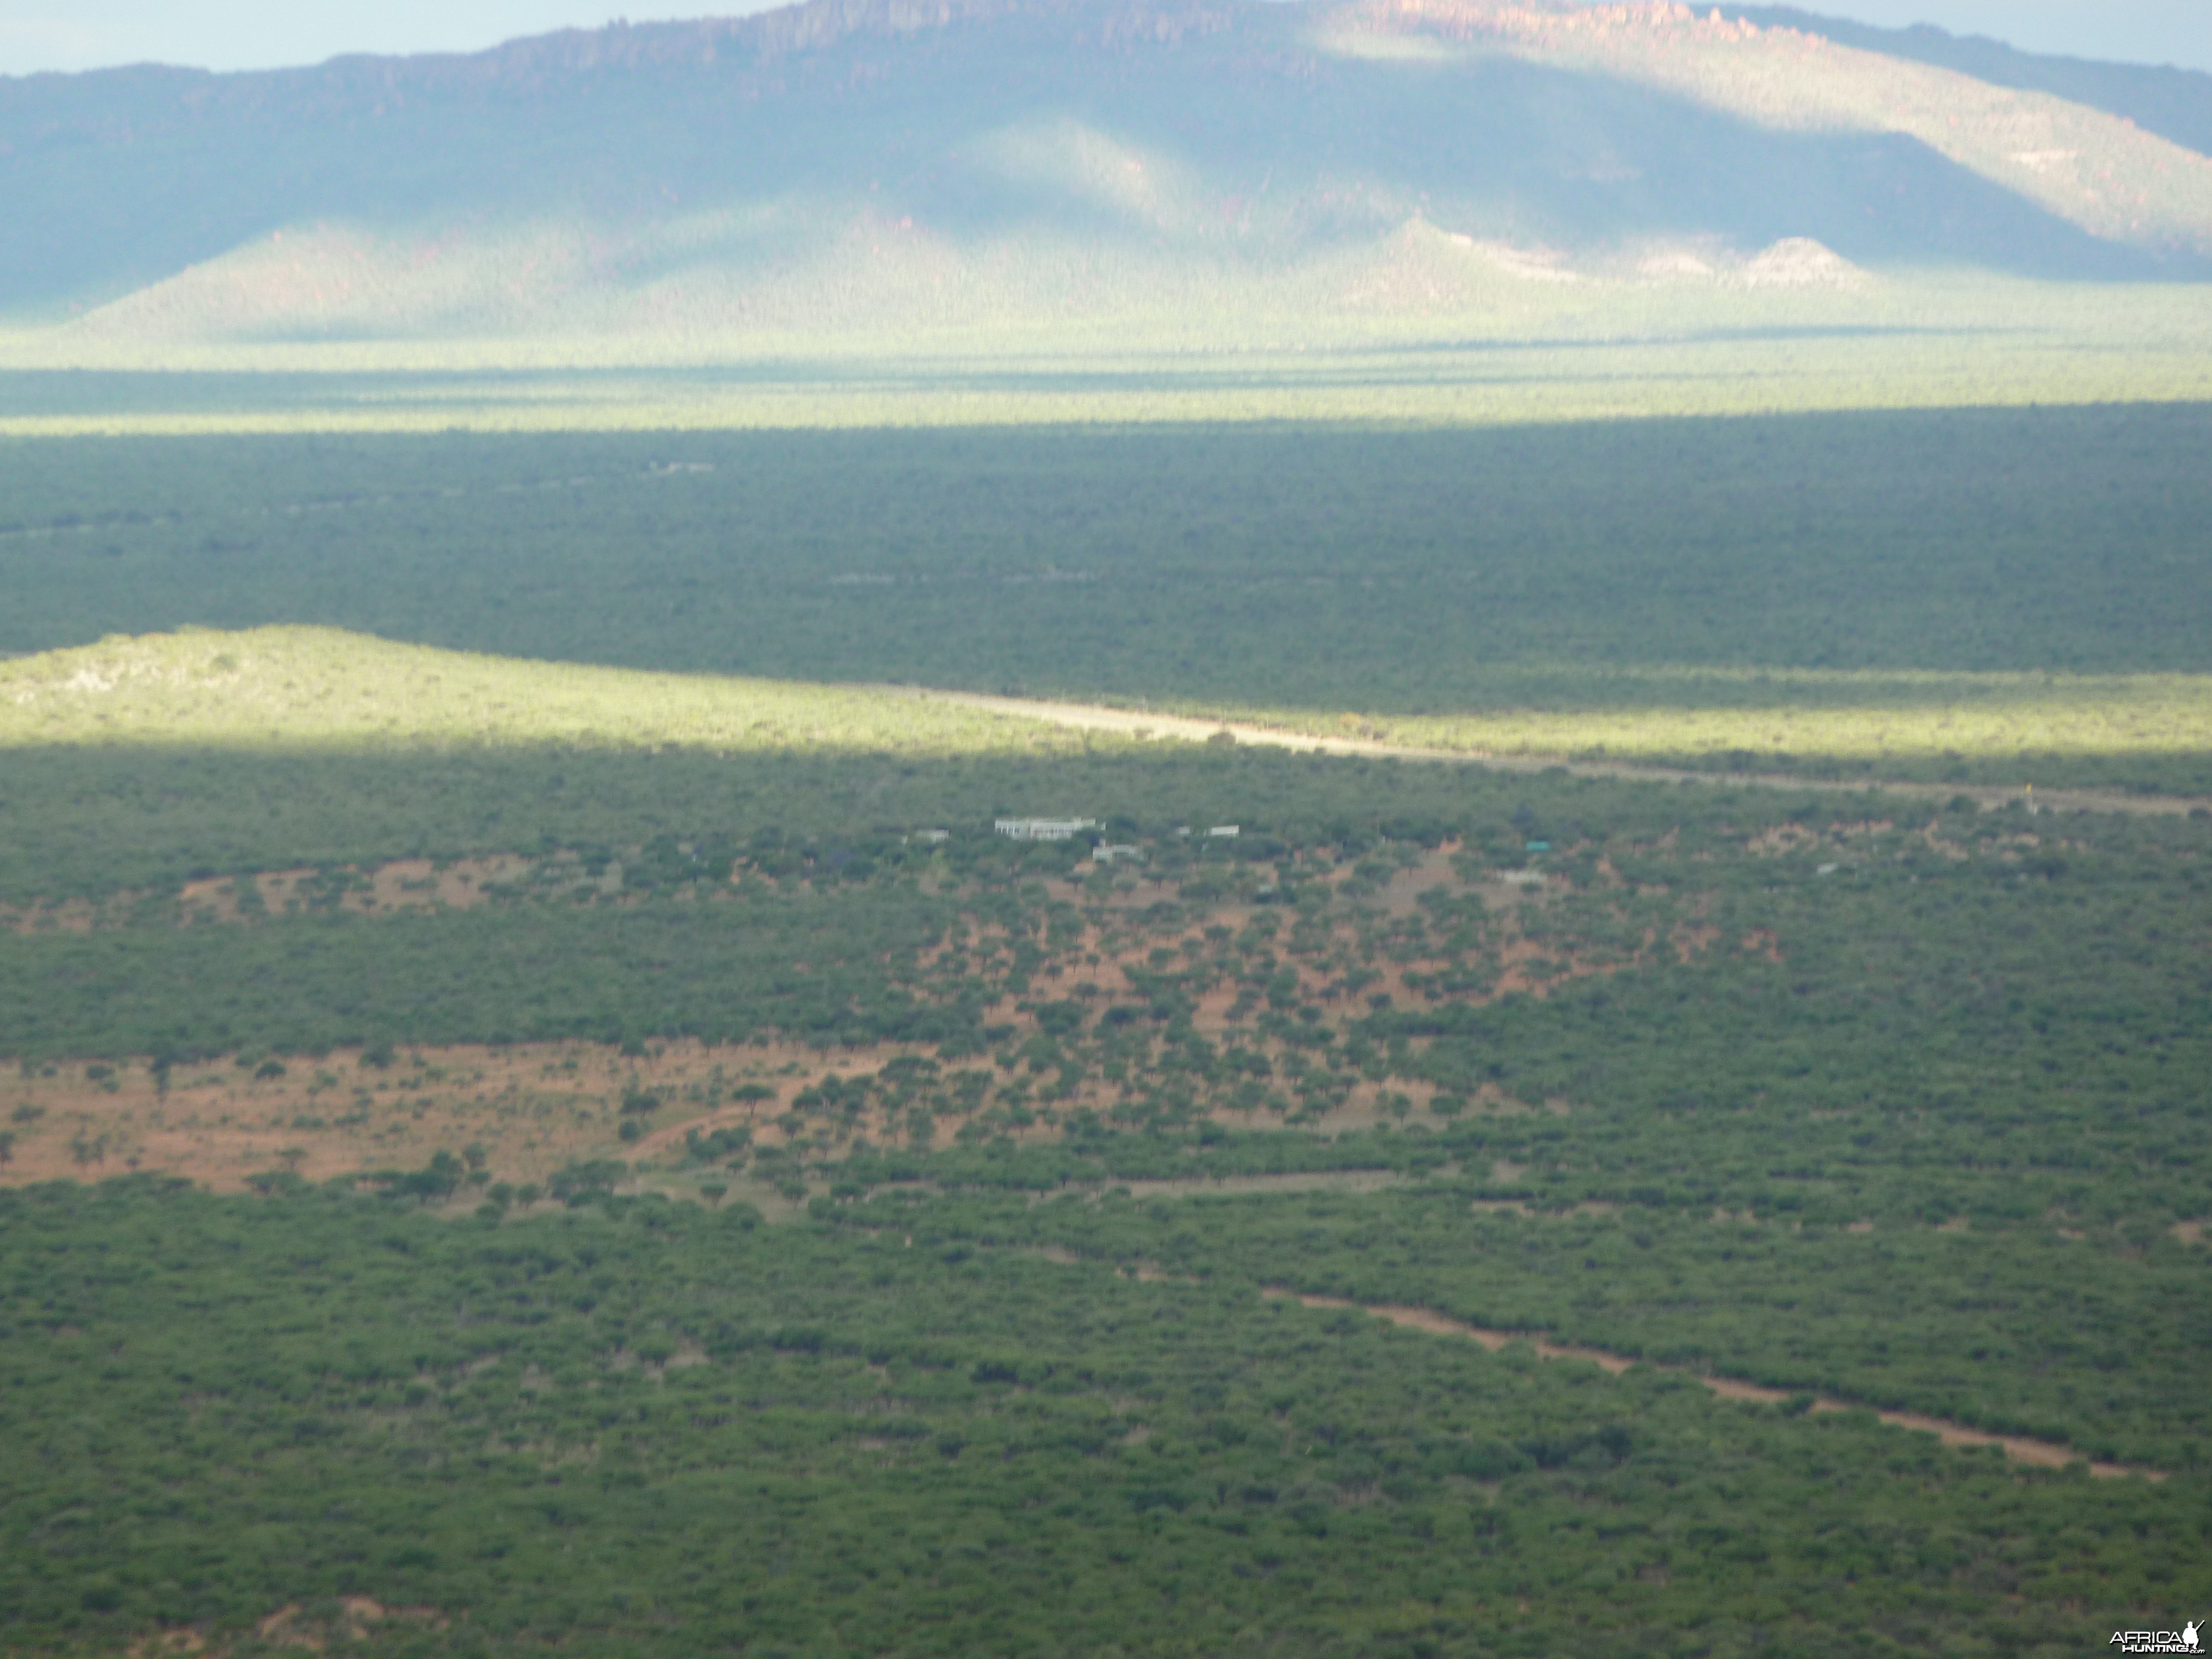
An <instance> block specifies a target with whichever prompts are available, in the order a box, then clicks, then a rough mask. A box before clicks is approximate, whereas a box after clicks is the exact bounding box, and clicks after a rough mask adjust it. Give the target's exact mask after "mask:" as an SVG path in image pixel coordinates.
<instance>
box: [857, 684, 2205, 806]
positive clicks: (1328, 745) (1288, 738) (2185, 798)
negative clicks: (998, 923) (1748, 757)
mask: <svg viewBox="0 0 2212 1659" xmlns="http://www.w3.org/2000/svg"><path fill="white" fill-rule="evenodd" d="M859 689H862V690H870V691H880V692H886V693H890V694H892V695H895V696H908V697H914V698H916V699H918V700H921V701H923V702H942V703H949V704H951V705H952V706H953V707H954V708H972V709H975V710H976V711H977V712H978V713H981V714H1007V715H1012V716H1014V717H1016V718H1018V719H1022V720H1044V721H1048V722H1049V723H1050V724H1052V725H1054V726H1067V727H1070V728H1072V729H1073V730H1076V731H1079V732H1115V733H1117V734H1119V735H1121V736H1124V737H1129V736H1133V735H1135V734H1136V733H1138V732H1145V733H1146V734H1148V735H1150V736H1151V737H1153V738H1174V739H1177V740H1179V741H1182V742H1185V743H1203V742H1205V741H1206V739H1207V738H1211V737H1212V736H1214V735H1215V734H1217V733H1218V732H1228V733H1230V734H1231V736H1232V737H1234V738H1236V739H1237V742H1239V743H1249V744H1259V745H1261V746H1263V747H1267V748H1274V749H1290V750H1297V751H1298V752H1300V753H1302V754H1322V755H1343V756H1364V757H1369V758H1370V759H1376V760H1402V761H1424V762H1430V763H1437V764H1443V765H1455V766H1480V767H1482V768H1485V769H1487V770H1489V771H1493V772H1519V773H1537V772H1549V771H1553V770H1559V771H1564V772H1565V773H1567V774H1568V775H1571V776H1573V777H1577V778H1615V779H1621V780H1626V781H1629V782H1634V783H1701V784H1706V785H1709V786H1712V787H1720V788H1729V789H1741V788H1752V789H1791V790H1797V791H1800V792H1803V793H1817V794H1838V795H1850V794H1863V793H1868V792H1869V791H1879V792H1881V793H1883V794H1888V795H1900V796H1905V797H1907V798H1910V799H1918V800H1939V801H1948V800H1954V799H1957V798H1958V797H1959V796H1960V795H1964V796H1966V798H1967V799H1970V800H1972V801H1974V802H1975V803H1976V804H1977V805H1980V806H1981V807H1982V808H1983V809H1984V811H1988V810H1990V809H1994V808H1996V807H2000V806H2008V805H2012V804H2013V803H2014V802H2015V801H2022V800H2025V799H2027V795H2026V793H2025V792H2024V791H2022V790H2020V789H2015V788H2011V787H2005V786H2002V785H1995V784H1963V783H1913V782H1909V781H1905V780H1903V779H1896V778H1853V779H1849V780H1844V779H1836V778H1800V777H1791V776H1790V775H1787V774H1784V773H1775V772H1693V771H1690V770H1687V769H1684V768H1680V767H1672V766H1639V765H1637V764H1635V763H1632V762H1627V761H1577V760H1565V759H1561V758H1559V757H1551V756H1542V755H1490V754H1484V753H1483V752H1481V751H1480V750H1466V749H1425V748H1419V747H1417V746H1415V745H1413V744H1399V743H1383V742H1382V741H1380V740H1378V739H1375V738H1340V737H1322V736H1319V735H1316V734H1313V733H1309V732H1289V731H1285V730H1283V729H1281V728H1279V727H1277V726H1255V725H1253V724H1250V723H1249V722H1247V721H1241V720H1197V719H1194V718H1192V717H1191V716H1189V715H1186V714H1155V713H1152V712H1150V711H1138V710H1133V709H1127V708H1107V707H1105V706H1104V705H1103V704H1100V703H1080V702H1047V701H1045V700H1043V699H1042V698H1031V697H1000V696H989V695H987V694H986V693H983V692H980V691H940V690H930V689H928V688H927V687H921V686H912V685H869V686H866V687H863V688H859ZM2033 805H2035V806H2036V807H2037V808H2038V809H2039V810H2040V809H2044V808H2048V809H2049V810H2051V811H2054V812H2125V813H2130V814H2133V815H2136V816H2137V817H2185V816H2187V815H2188V814H2189V813H2190V812H2191V811H2197V810H2198V809H2200V808H2201V809H2203V810H2204V811H2208V812H2212V799H2206V798H2203V797H2201V796H2192V795H2132V794H2126V793H2122V792H2120V791H2118V790H2110V789H2047V790H2039V791H2037V792H2036V793H2035V795H2034V798H2033Z"/></svg>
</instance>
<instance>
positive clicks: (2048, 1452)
mask: <svg viewBox="0 0 2212 1659" xmlns="http://www.w3.org/2000/svg"><path fill="white" fill-rule="evenodd" d="M1261 1295H1262V1296H1268V1297H1278V1298H1280V1299H1283V1300H1295V1301H1297V1302H1299V1303H1301V1304H1304V1306H1306V1307H1309V1308H1338V1309H1344V1310H1349V1311H1351V1312H1354V1313H1364V1314H1368V1315H1370V1316H1373V1317H1375V1318H1376V1319H1383V1320H1388V1321H1389V1322H1390V1323H1391V1324H1393V1325H1401V1326H1403V1327H1405V1328H1407V1329H1408V1330H1416V1331H1426V1332H1428V1333H1429V1334H1431V1335H1432V1336H1458V1337H1464V1338H1466V1339H1467V1340H1469V1341H1472V1342H1477V1343H1480V1345H1481V1346H1483V1347H1485V1348H1487V1349H1489V1350H1490V1351H1491V1352H1493V1353H1495V1352H1497V1351H1498V1349H1500V1348H1503V1347H1504V1346H1506V1345H1507V1344H1508V1343H1511V1342H1526V1343H1528V1346H1530V1347H1532V1348H1533V1349H1534V1350H1535V1352H1537V1353H1538V1354H1539V1355H1540V1356H1541V1357H1542V1358H1546V1359H1580V1360H1583V1361H1586V1362H1587V1363H1589V1364H1593V1365H1595V1366H1597V1367H1599V1368H1600V1369H1601V1370H1606V1371H1608V1372H1611V1373H1612V1374H1613V1375H1614V1376H1619V1375H1620V1373H1622V1372H1623V1371H1626V1370H1629V1369H1630V1368H1631V1367H1632V1366H1633V1365H1637V1364H1642V1363H1644V1362H1642V1361H1639V1360H1633V1359H1629V1358H1624V1357H1623V1356H1622V1355H1620V1354H1617V1353H1609V1352H1607V1351H1606V1350H1604V1349H1602V1348H1583V1347H1574V1346H1565V1345H1563V1344H1560V1343H1557V1342H1549V1341H1546V1340H1544V1339H1543V1338H1541V1337H1538V1336H1533V1335H1531V1334H1529V1333H1528V1332H1526V1331H1500V1330H1492V1329H1490V1328H1487V1327H1485V1326H1481V1325H1469V1324H1467V1323H1465V1322H1463V1321H1461V1320H1457V1319H1452V1318H1449V1317H1447V1316H1444V1315H1443V1314H1440V1313H1435V1312H1432V1311H1431V1310H1429V1309H1426V1308H1409V1307H1404V1306H1401V1305H1397V1304H1383V1305H1381V1306H1376V1307H1369V1306H1367V1305H1365V1304H1361V1303H1358V1302H1347V1301H1345V1300H1344V1299H1342V1298H1341V1297H1334V1296H1308V1295H1304V1294H1303V1293H1301V1292H1299V1291H1290V1290H1285V1289H1282V1288H1280V1287H1279V1286H1269V1287H1268V1288H1267V1289H1266V1290H1263V1291H1261ZM1652 1369H1653V1370H1662V1371H1666V1372H1668V1373H1669V1374H1670V1375H1672V1376H1686V1377H1689V1378H1691V1379H1692V1380H1693V1381H1695V1382H1698V1383H1703V1384H1704V1385H1705V1387H1706V1388H1708V1389H1711V1390H1712V1391H1713V1393H1715V1394H1716V1395H1719V1396H1720V1397H1721V1398H1722V1399H1723V1400H1743V1401H1753V1402H1754V1403H1756V1404H1759V1405H1765V1406H1779V1405H1784V1404H1785V1403H1787V1402H1788V1401H1790V1400H1791V1399H1793V1398H1796V1397H1797V1396H1796V1395H1792V1394H1791V1393H1790V1391H1789V1390H1787V1389H1768V1388H1762V1387H1760V1386H1759V1384H1758V1383H1743V1382H1739V1381H1737V1380H1735V1378H1733V1377H1726V1376H1707V1375H1706V1374H1705V1373H1704V1372H1702V1371H1692V1370H1684V1369H1683V1368H1681V1367H1680V1366H1676V1365H1655V1366H1653V1367H1652ZM1808 1409H1809V1410H1810V1411H1813V1412H1847V1411H1856V1410H1861V1409H1863V1407H1855V1406H1853V1405H1852V1404H1850V1402H1849V1401H1843V1400H1832V1399H1829V1398H1827V1397H1826V1396H1825V1395H1816V1396H1815V1397H1814V1401H1813V1403H1812V1405H1811V1407H1809V1408H1808ZM1875 1416H1877V1417H1879V1418H1880V1419H1881V1420H1882V1421H1883V1422H1885V1423H1887V1424H1889V1425H1892V1426H1893V1427H1895V1428H1900V1429H1914V1430H1917V1431H1920V1432H1921V1433H1923V1434H1932V1435H1934V1436H1935V1437H1936V1438H1937V1439H1938V1440H1940V1441H1942V1443H1944V1444H1945V1445H1947V1446H1996V1447H2000V1448H2002V1450H2003V1452H2004V1454H2005V1455H2006V1456H2008V1457H2009V1458H2012V1459H2014V1460H2015V1461H2016V1462H2021V1463H2030V1464H2033V1465H2034V1466H2036V1467H2037V1468H2046V1469H2063V1468H2066V1467H2067V1466H2069V1464H2073V1463H2078V1462H2082V1461H2084V1460H2083V1458H2082V1456H2081V1453H2079V1452H2077V1451H2075V1450H2074V1449H2072V1448H2070V1447H2067V1446H2060V1445H2054V1444H2052V1443H2051V1442H2050V1441H2047V1440H2031V1439H2029V1438H2027V1437H2026V1436H2023V1435H2012V1434H1990V1433H1988V1432H1986V1431H1983V1430H1981V1429H1970V1428H1968V1427H1967V1426H1966V1425H1965V1424H1963V1423H1953V1422H1950V1421H1948V1420H1947V1419H1942V1418H1939V1417H1923V1416H1922V1415H1921V1414H1920V1413H1917V1412H1886V1411H1876V1412H1875ZM2089 1473H2090V1474H2093V1475H2095V1476H2097V1477H2098V1478H2099V1479H2100V1480H2115V1479H2118V1477H2120V1476H2123V1475H2137V1476H2140V1477H2142V1479H2144V1480H2165V1479H2166V1472H2165V1471H2164V1470H2163V1469H2140V1468H2132V1467H2130V1466H2129V1465H2127V1464H2124V1463H2100V1462H2090V1464H2089Z"/></svg>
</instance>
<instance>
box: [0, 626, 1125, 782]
mask: <svg viewBox="0 0 2212 1659" xmlns="http://www.w3.org/2000/svg"><path fill="white" fill-rule="evenodd" d="M1088 741H1090V742H1092V743H1096V742H1097V741H1099V740H1098V739H1089V740H1088ZM1104 741H1106V742H1108V743H1110V742H1111V741H1112V739H1110V738H1109V739H1105V740H1104ZM60 744H77V745H117V746H125V745H131V744H148V745H153V744H164V745H197V746H206V747H216V748H228V749H248V750H251V749H267V750H283V749H289V748H302V749H305V748H313V749H318V750H329V749H359V750H375V749H453V748H465V747H471V746H481V747H525V746H539V745H556V746H566V747H571V748H586V749H622V750H655V749H661V748H669V749H682V750H690V751H695V752H696V751H701V750H704V751H708V752H712V753H731V754H737V753H749V752H750V753H759V752H769V751H777V750H814V751H831V752H834V751H839V750H852V751H868V752H897V753H902V754H911V755H915V756H917V757H928V756H949V755H959V754H982V753H990V752H1010V751H1027V750H1081V749H1083V748H1084V747H1085V744H1086V738H1085V736H1084V735H1083V734H1081V733H1077V732H1067V731H1064V730H1061V729H1060V728H1057V727H1054V726H1049V725H1047V724H1045V723H1043V722H1041V721H1035V720H1024V719H1020V718H1018V717H1013V716H1010V715H1004V714H988V713H982V712H979V711H976V710H973V709H963V708H957V707H956V706H953V705H951V704H948V703H940V702H924V701H921V700H919V699H915V698H909V697H905V696H899V695H898V694H896V692H887V691H882V690H867V689H862V688H848V687H840V686H823V685H808V684H792V683H788V682H782V681H775V680H760V679H743V678H726V677H722V676H717V675H703V674H657V673H650V672H645V671H638V670H635V669H622V668H602V667H595V666H591V665H582V664H577V663H565V662H533V661H527V660H520V659H513V658H503V657H493V656H484V655H479V654H477V653H469V652H459V651H445V650H440V649H437V648H435V647H429V646H420V645H403V644H396V643H394V642H392V641H386V640H380V639H376V638H374V637H371V636H369V635H361V634H353V633H348V632H345V631H343V630H342V629H331V628H305V627H270V628H257V629H247V630H244V631H240V632H233V633H225V632H216V631H212V630H201V629H188V630H185V631H183V632H179V633H176V634H155V635H143V636H140V637H137V638H124V637H116V638H112V639H107V640H103V641H100V643H99V644H97V645H90V646H84V647H77V648H76V649H71V650H64V651H50V652H46V653H40V654H39V655H37V656H32V657H24V658H20V659H15V660H14V661H9V662H0V749H24V748H33V747H42V746H51V745H60Z"/></svg>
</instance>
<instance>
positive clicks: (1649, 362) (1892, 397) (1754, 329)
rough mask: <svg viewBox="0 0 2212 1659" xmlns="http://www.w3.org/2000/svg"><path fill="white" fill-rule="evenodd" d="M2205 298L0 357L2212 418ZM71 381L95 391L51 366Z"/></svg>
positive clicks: (2056, 298)
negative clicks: (2188, 408) (2166, 409)
mask: <svg viewBox="0 0 2212 1659" xmlns="http://www.w3.org/2000/svg"><path fill="white" fill-rule="evenodd" d="M2206 295H2207V289H2205V288H2203V286H2192V285H2188V284H2179V283H2177V284H2163V285H2148V284H2146V285H2140V286H2137V287H2134V288H2118V287H2112V286H2109V285H2107V286H2098V285H2087V284H2084V285H2081V286H2080V287H2079V288H2078V289H2076V288H2069V287H2066V286H2063V285H2057V284H2049V283H2001V282H1990V281H1979V280H1967V279H1964V278H1958V279H1953V278H1946V277H1942V276H1930V275H1924V274H1923V275H1900V276H1882V277H1881V279H1880V280H1879V281H1878V282H1877V283H1875V284H1873V285H1872V286H1871V287H1870V288H1869V289H1867V290H1865V291H1863V292H1855V293H1851V294H1816V295H1766V294H1747V293H1726V294H1723V293H1718V292H1715V293H1699V294H1676V293H1672V292H1669V291H1667V290H1665V289H1654V288H1650V287H1645V286H1639V285H1638V284H1634V283H1620V282H1611V281H1607V282H1591V283H1587V284H1584V285H1581V286H1577V287H1572V288H1568V289H1563V290H1562V295H1561V296H1560V297H1556V298H1553V299H1547V307H1549V309H1548V310H1547V311H1546V312H1545V313H1542V314H1541V315H1534V316H1532V317H1529V318H1523V319H1516V320H1511V321H1501V319H1499V318H1498V317H1496V316H1493V315H1489V314H1475V313H1456V312H1451V311H1443V312H1440V313H1437V314H1436V315H1433V316H1420V317H1405V316H1391V317H1376V318H1369V319H1359V318H1347V317H1343V316H1335V317H1326V316H1312V315H1301V314H1285V313H1268V312H1266V311H1264V310H1254V311H1251V312H1249V313H1242V312H1239V311H1237V309H1236V308H1235V307H1229V306H1226V305H1225V306H1224V307H1222V308H1220V309H1219V310H1218V311H1215V312H1209V313H1206V314H1204V315H1201V316H1197V317H1191V316H1182V317H1175V318H1170V317H1165V316H1159V315H1154V314H1152V313H1141V314H1133V315H1132V316H1129V317H1127V318H1124V319H1116V321H1117V323H1118V326H1117V327H1113V328H1109V327H1108V326H1106V325H1103V324H1102V323H1101V322H1100V321H1099V320H1098V319H1072V320H1069V321H1067V322H1066V323H1064V324H1062V325H1058V326H1047V325H1042V324H1037V323H1030V322H1024V320H1022V319H1011V318H1010V319H1008V321H1007V322H1006V325H1004V326H1000V327H996V328H990V329H961V330H946V331H938V332H936V333H931V332H928V331H921V332H919V333H915V334H908V335H903V336H892V335H889V334H871V333H866V332H858V331H836V330H825V331H818V332H815V333H810V334H796V333H794V334H791V335H787V336H782V337H776V338H775V339H774V340H769V341H763V340H759V339H738V338H736V337H727V338H725V337H705V336H702V337H691V336H687V335H681V334H671V335H669V336H666V337H661V336H611V335H601V336H594V335H585V334H575V335H563V336H550V337H532V338H519V337H518V338H513V339H476V340H463V339H455V340H449V341H428V340H412V341H395V342H381V343H362V342H345V341H334V342H330V343H293V344H283V345H276V344H255V343H239V344H234V345H215V344H208V343H173V344H169V343H145V342H128V343H124V342H116V343H97V342H95V343H82V342H73V341H70V340H68V339H65V338H63V337H60V336H58V334H56V333H54V332H53V331H47V332H45V333H36V334H27V333H19V334H14V335H6V334H0V437H6V436H15V437H53V436H75V435H125V434H134V435H191V434H215V433H233V434H247V433H289V432H357V433H371V432H378V433H381V432H395V433H397V432H439V431H445V430H448V429H451V428H467V429H472V430H479V431H514V432H523V431H530V432H562V431H641V430H652V429H690V430H714V429H786V430H789V429H810V428H811V429H836V428H844V429H850V428H891V427H940V428H941V427H951V426H962V425H972V426H979V427H1010V426H1027V425H1048V424H1087V423H1106V424H1122V425H1140V424H1148V423H1163V422H1177V423H1207V422H1218V423H1225V424H1248V423H1256V422H1329V423H1345V424H1369V425H1374V424H1400V425H1415V426H1419V425H1429V426H1484V425H1498V424H1507V423H1517V422H1567V421H1584V420H1606V419H1614V418H1623V417H1635V416H1710V415H1729V414H1740V415H1748V414H1771V413H1784V412H1811V411H1836V410H1863V409H1933V408H1956V407H1966V406H2015V407H2016V406H2022V405H2026V404H2038V403H2041V404H2093V403H2104V402H2130V403H2142V402H2175V401H2186V400H2191V399H2201V398H2212V320H2208V319H2212V305H2208V304H2207V301H2206ZM1247 297H1253V296H1247ZM1255 303H1256V299H1255ZM76 369H88V370H95V371H99V372H98V373H96V374H91V375H89V376H85V377H80V376H77V375H75V374H60V373H57V372H56V371H61V370H76Z"/></svg>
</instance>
